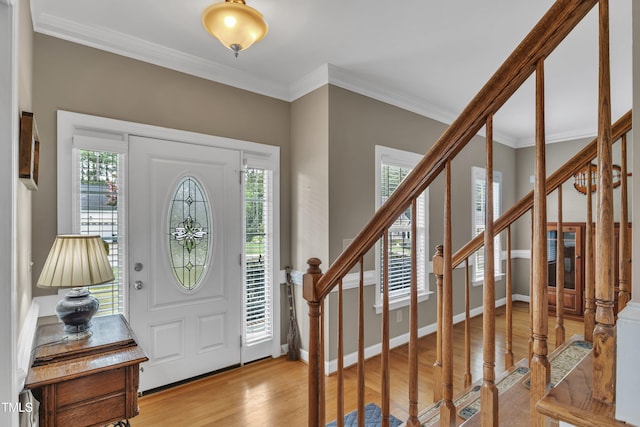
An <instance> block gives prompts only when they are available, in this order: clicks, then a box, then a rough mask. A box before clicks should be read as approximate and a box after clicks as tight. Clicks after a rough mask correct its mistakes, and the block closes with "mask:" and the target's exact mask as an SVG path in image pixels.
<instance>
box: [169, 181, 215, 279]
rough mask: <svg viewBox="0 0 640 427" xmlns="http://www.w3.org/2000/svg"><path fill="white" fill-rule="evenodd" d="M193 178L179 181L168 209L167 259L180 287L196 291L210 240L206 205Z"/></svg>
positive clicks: (200, 188) (207, 203) (207, 256)
mask: <svg viewBox="0 0 640 427" xmlns="http://www.w3.org/2000/svg"><path fill="white" fill-rule="evenodd" d="M204 194H205V193H204V191H203V190H202V187H201V186H200V184H199V183H198V181H196V179H195V178H193V177H185V178H183V179H182V181H181V182H180V184H178V188H177V189H176V191H175V194H174V195H173V199H172V200H171V206H170V207H169V224H168V227H169V233H168V237H169V256H170V258H171V267H172V270H173V274H174V275H175V277H176V279H177V281H178V283H179V284H180V286H181V287H182V288H184V289H186V290H193V289H195V288H196V287H197V286H198V284H199V283H200V281H201V279H202V278H203V277H204V272H205V270H206V268H207V262H208V260H209V253H210V246H211V240H212V239H211V237H210V232H211V231H212V230H211V224H210V214H209V202H208V201H207V199H206V198H205V196H204Z"/></svg>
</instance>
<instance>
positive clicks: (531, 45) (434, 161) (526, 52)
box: [313, 0, 597, 299]
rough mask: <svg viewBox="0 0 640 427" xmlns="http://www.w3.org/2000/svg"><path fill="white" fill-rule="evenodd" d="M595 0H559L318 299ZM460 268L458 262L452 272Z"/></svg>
mask: <svg viewBox="0 0 640 427" xmlns="http://www.w3.org/2000/svg"><path fill="white" fill-rule="evenodd" d="M596 3H597V0H558V1H556V3H554V4H553V5H552V6H551V8H550V9H549V11H548V12H547V13H546V14H545V15H544V16H543V17H542V18H541V19H540V21H539V22H538V23H537V24H536V25H535V27H534V28H533V29H532V30H531V32H529V34H528V35H527V36H526V37H525V39H524V40H523V41H522V42H521V43H520V44H519V45H518V47H516V49H515V50H514V52H513V53H512V54H511V55H510V56H509V57H508V58H507V59H506V60H505V62H504V63H503V64H502V65H501V66H500V68H499V69H498V71H496V73H495V74H494V75H493V76H492V77H491V78H490V79H489V81H488V82H487V83H486V84H485V85H484V86H483V88H482V89H481V90H480V92H478V94H477V95H476V96H475V97H474V98H473V100H472V101H471V102H470V103H469V104H468V106H467V107H466V108H465V109H464V110H463V112H462V113H461V114H460V116H459V117H458V118H457V119H456V120H455V121H454V122H453V123H452V124H451V125H450V126H449V127H448V128H447V130H446V131H445V132H444V133H443V134H442V136H441V137H440V138H439V139H438V140H437V141H436V142H435V143H434V144H433V146H432V147H431V149H430V150H429V151H428V152H427V153H426V154H425V156H424V157H423V158H422V160H421V161H420V162H419V163H418V164H417V165H416V166H415V167H414V168H413V170H412V171H411V173H409V175H407V177H406V178H405V179H404V181H403V182H402V184H401V185H400V186H399V187H398V188H397V189H396V190H395V191H394V192H393V194H391V196H390V197H389V199H388V200H387V202H386V203H385V204H384V205H383V206H382V207H381V208H380V209H378V210H377V211H376V213H375V214H374V215H373V217H372V218H371V220H370V221H369V222H368V223H367V225H366V226H365V227H364V228H363V229H362V231H360V233H358V234H357V235H356V237H355V238H354V239H353V241H352V242H351V244H349V246H348V247H347V248H346V249H345V250H344V251H343V252H342V253H341V254H340V255H339V256H338V257H337V258H336V260H335V261H334V262H333V264H332V265H331V267H330V268H328V269H327V270H326V272H325V273H324V274H323V275H322V277H321V278H320V279H319V280H318V282H317V283H316V285H315V286H316V290H315V292H314V293H313V295H314V297H316V298H319V299H322V298H324V297H325V296H326V295H327V294H328V293H329V292H331V290H332V289H333V288H334V287H335V286H336V285H337V283H338V280H339V279H340V278H341V277H344V276H345V275H346V274H347V273H349V271H350V269H351V268H352V267H353V266H355V264H356V263H357V262H358V260H359V258H360V256H362V255H363V254H365V253H366V252H367V251H368V250H369V249H370V248H372V247H373V245H375V243H376V242H377V241H378V239H379V238H380V236H382V235H383V234H384V232H385V230H386V229H387V228H388V227H389V226H390V225H391V224H393V222H394V221H395V219H396V218H397V217H398V216H399V215H400V214H401V213H402V212H403V211H405V210H406V209H407V208H408V207H409V205H410V203H411V200H413V199H415V198H417V197H418V196H419V195H420V194H421V193H422V192H423V191H424V190H425V189H426V188H427V187H428V186H429V184H431V182H433V180H434V179H435V178H436V177H437V176H438V175H439V174H440V173H441V172H442V170H443V169H444V165H445V163H446V161H447V160H452V159H453V158H454V157H455V156H456V155H457V154H458V153H459V152H460V151H461V150H462V149H463V148H464V147H465V146H466V145H467V143H468V142H469V141H470V140H471V139H472V138H473V137H474V136H475V135H476V134H477V133H478V131H479V130H480V129H481V128H482V127H483V126H484V125H485V121H486V117H487V116H488V115H489V114H492V113H495V112H496V111H498V110H499V108H500V107H501V106H502V105H503V104H504V103H505V102H506V101H507V100H508V99H509V98H510V97H511V95H513V94H514V93H515V92H516V90H517V89H518V88H519V87H520V86H521V85H522V84H523V83H524V82H525V81H526V80H527V79H528V78H529V76H531V74H532V73H533V71H534V70H535V67H536V63H537V62H538V59H539V58H544V57H546V56H548V55H549V54H550V53H551V52H553V50H554V49H555V48H556V47H557V46H558V44H560V42H561V41H562V40H563V39H564V38H565V37H566V36H567V35H568V34H569V33H570V32H571V30H572V29H573V28H575V26H576V25H578V23H579V22H580V21H581V20H582V19H583V18H584V17H585V16H586V15H587V13H588V12H589V11H590V10H591V9H592V8H593V6H595V4H596ZM458 264H459V262H457V263H456V262H454V266H455V265H458Z"/></svg>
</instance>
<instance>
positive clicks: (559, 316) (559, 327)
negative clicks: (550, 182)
mask: <svg viewBox="0 0 640 427" xmlns="http://www.w3.org/2000/svg"><path fill="white" fill-rule="evenodd" d="M556 191H557V192H558V226H557V228H558V229H557V231H556V233H557V234H556V236H557V240H556V247H557V249H556V347H560V346H561V345H562V343H563V342H564V261H563V260H564V230H563V225H564V224H563V221H562V185H560V186H558V189H557V190H556Z"/></svg>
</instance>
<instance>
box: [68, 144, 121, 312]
mask: <svg viewBox="0 0 640 427" xmlns="http://www.w3.org/2000/svg"><path fill="white" fill-rule="evenodd" d="M106 145H108V143H106ZM104 146H105V143H104V141H102V140H100V139H96V138H90V137H84V136H74V138H73V149H72V161H73V170H72V186H73V193H72V194H73V195H72V201H73V213H72V217H73V224H72V227H73V233H77V234H89V235H96V234H97V235H99V236H100V237H101V238H102V240H104V241H105V242H106V243H107V245H108V248H109V255H108V258H109V263H110V264H111V268H112V269H113V275H114V281H113V282H110V283H105V284H102V285H97V286H92V287H90V288H89V291H90V292H91V294H92V295H93V296H95V297H96V298H98V300H99V301H100V307H99V309H98V312H97V313H96V316H105V315H109V314H118V313H124V312H125V306H126V302H125V288H126V264H125V263H126V250H125V243H126V240H125V235H124V231H125V227H124V224H125V221H124V220H123V218H124V209H125V207H124V203H125V200H126V198H125V197H124V193H123V189H124V186H123V181H122V178H123V170H124V154H123V153H122V152H118V150H119V149H120V148H116V149H115V150H113V151H111V150H107V149H105V147H104Z"/></svg>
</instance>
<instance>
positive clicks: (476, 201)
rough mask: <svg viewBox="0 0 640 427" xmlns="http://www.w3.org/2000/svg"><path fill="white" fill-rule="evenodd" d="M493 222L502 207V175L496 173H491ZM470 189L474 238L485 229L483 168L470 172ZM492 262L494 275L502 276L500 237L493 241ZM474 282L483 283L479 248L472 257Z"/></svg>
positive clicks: (484, 180)
mask: <svg viewBox="0 0 640 427" xmlns="http://www.w3.org/2000/svg"><path fill="white" fill-rule="evenodd" d="M493 179H494V181H493V220H494V221H495V220H496V219H498V217H499V216H500V215H501V206H502V202H501V200H502V174H501V173H500V172H498V171H494V172H493ZM471 188H472V190H473V192H472V197H473V200H472V209H473V215H472V218H473V224H472V230H471V232H472V235H473V236H476V235H478V234H480V233H482V232H483V231H484V227H485V216H486V215H485V202H486V197H487V192H486V170H485V169H484V168H478V167H473V168H472V171H471ZM493 245H494V261H495V270H494V271H495V274H496V276H497V275H500V274H502V261H501V259H502V258H501V255H502V247H501V241H500V235H497V236H495V240H494V243H493ZM473 264H474V273H473V280H474V282H482V281H484V248H481V249H480V250H478V251H477V252H476V253H475V254H474V255H473Z"/></svg>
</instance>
